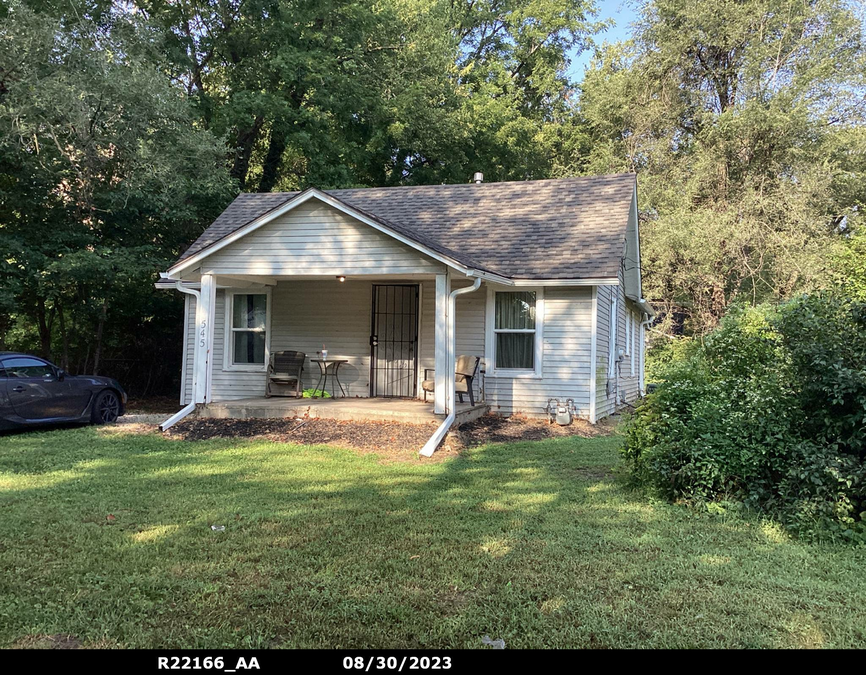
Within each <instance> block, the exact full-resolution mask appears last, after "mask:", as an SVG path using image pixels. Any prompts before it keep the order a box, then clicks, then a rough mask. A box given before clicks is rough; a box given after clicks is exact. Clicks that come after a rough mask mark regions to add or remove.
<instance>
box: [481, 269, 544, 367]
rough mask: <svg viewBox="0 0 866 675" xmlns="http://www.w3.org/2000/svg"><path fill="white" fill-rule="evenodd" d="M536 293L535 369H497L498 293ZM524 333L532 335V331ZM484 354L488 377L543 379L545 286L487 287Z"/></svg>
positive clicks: (490, 285)
mask: <svg viewBox="0 0 866 675" xmlns="http://www.w3.org/2000/svg"><path fill="white" fill-rule="evenodd" d="M529 291H535V354H534V357H533V361H534V365H535V368H533V369H529V368H499V369H497V368H496V333H495V331H494V329H493V326H494V325H495V322H496V293H497V292H499V293H524V292H529ZM523 332H527V333H531V332H532V331H531V330H526V331H523ZM484 337H485V339H484V353H485V355H486V361H487V368H486V371H487V372H486V376H487V377H501V378H509V379H526V378H528V379H535V380H538V379H541V378H542V373H543V363H542V357H543V355H544V286H521V287H520V288H512V287H510V286H496V285H493V284H488V286H487V313H486V320H485V322H484Z"/></svg>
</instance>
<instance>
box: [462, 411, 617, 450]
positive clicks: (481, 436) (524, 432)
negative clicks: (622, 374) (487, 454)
mask: <svg viewBox="0 0 866 675" xmlns="http://www.w3.org/2000/svg"><path fill="white" fill-rule="evenodd" d="M615 425H616V420H612V421H611V420H602V421H601V422H599V423H598V424H595V425H592V424H590V423H589V422H587V421H585V420H574V422H572V423H571V424H570V425H568V426H565V427H561V426H559V425H558V424H550V423H548V421H547V420H545V419H536V418H530V417H523V416H522V415H512V416H511V417H499V416H497V415H485V416H484V417H481V418H479V419H477V420H475V421H474V422H469V423H468V424H464V425H463V426H461V427H460V428H459V429H458V430H457V434H459V436H460V440H461V441H462V443H463V445H464V446H465V447H472V446H476V445H484V444H485V443H514V442H515V441H543V440H545V439H548V438H562V437H563V436H580V437H581V438H592V437H593V436H607V435H609V434H610V433H611V432H612V431H613V428H614V426H615Z"/></svg>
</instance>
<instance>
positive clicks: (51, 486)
mask: <svg viewBox="0 0 866 675" xmlns="http://www.w3.org/2000/svg"><path fill="white" fill-rule="evenodd" d="M617 444H618V440H617V439H616V438H611V437H607V438H605V437H602V438H593V439H580V438H562V439H554V440H549V441H541V442H534V443H513V444H504V445H491V446H485V447H481V448H475V449H473V450H471V451H469V452H468V453H467V454H465V455H463V456H460V457H457V458H455V459H453V460H449V461H447V462H442V463H436V464H433V463H424V462H422V461H418V462H405V463H394V462H391V463H387V464H384V463H380V462H378V461H377V459H376V458H375V456H371V455H359V454H357V453H354V452H352V451H347V450H341V449H336V448H329V447H303V446H293V445H281V444H275V443H269V442H262V441H244V442H238V441H233V440H217V441H207V442H199V443H188V442H179V441H172V440H167V439H165V438H162V437H160V436H157V435H155V434H142V435H124V434H105V433H102V432H99V431H98V430H94V429H82V430H77V431H64V432H53V433H42V434H31V435H26V436H25V435H19V436H16V437H14V438H6V439H0V542H3V543H2V544H0V564H2V569H3V572H4V575H3V581H2V582H0V584H2V586H0V616H4V617H7V620H5V621H4V622H3V623H2V624H0V640H2V642H3V643H5V644H9V643H11V642H13V641H15V640H19V639H22V637H26V636H28V635H29V636H32V635H53V634H69V635H74V636H77V639H80V640H82V641H84V643H85V644H106V643H107V644H118V645H122V646H136V647H153V646H160V647H216V646H220V647H245V646H293V647H304V646H308V647H309V646H318V647H322V646H331V647H337V646H340V647H395V648H396V647H446V646H450V647H480V646H481V643H480V638H481V636H482V635H484V634H489V635H491V636H492V637H503V638H504V639H505V640H506V643H507V644H508V645H509V646H549V647H564V646H572V647H578V646H639V645H641V644H648V645H656V646H662V645H664V646H697V645H700V646H753V645H765V646H772V645H775V644H780V643H781V644H787V642H785V641H784V640H780V637H779V635H780V634H784V635H788V634H789V633H790V631H788V632H787V633H785V632H784V631H782V629H781V628H779V625H780V622H781V621H782V619H783V618H784V617H789V616H790V615H791V614H792V612H793V609H792V608H790V607H788V603H789V602H790V601H791V600H792V599H793V598H794V597H795V596H797V597H800V598H802V594H800V595H798V594H799V593H800V592H801V590H802V588H801V586H800V585H798V583H794V584H793V587H789V588H788V591H787V592H788V595H790V596H791V599H790V600H789V598H788V597H787V596H785V594H784V593H783V594H782V595H781V596H780V595H779V594H776V595H775V596H774V595H771V594H770V593H769V592H767V591H768V589H777V587H778V586H780V585H781V586H784V584H785V583H787V581H788V580H787V578H780V579H776V578H773V579H771V580H768V581H767V583H765V586H766V589H764V588H758V589H756V588H755V587H754V586H749V585H748V584H744V583H742V578H743V576H744V575H748V574H749V573H750V572H749V570H750V569H753V568H752V567H750V566H752V565H754V564H755V563H756V562H757V560H758V558H757V557H756V556H760V555H764V556H765V557H766V556H770V557H772V556H775V555H777V553H776V549H778V548H779V547H782V546H783V543H781V542H780V543H776V544H773V545H770V544H769V543H768V544H766V545H765V546H764V548H763V550H759V546H760V537H759V533H758V532H757V528H753V527H751V525H750V524H749V523H742V522H729V521H724V520H721V519H718V518H716V519H715V520H713V519H711V518H709V517H703V518H701V517H697V516H694V515H693V514H688V513H686V512H684V511H683V510H682V509H680V510H677V509H674V508H672V507H665V506H660V505H652V504H650V503H648V502H646V501H645V500H642V499H640V498H637V497H636V496H635V495H634V494H632V493H630V492H628V491H626V490H624V489H623V487H622V486H621V485H619V484H618V483H617V482H616V481H615V479H614V478H613V476H612V474H611V473H610V467H611V465H612V464H613V463H614V461H615V459H616V447H617ZM212 525H216V526H220V527H223V526H224V528H225V530H224V531H214V530H213V529H212V528H211V526H212ZM765 541H766V540H765ZM744 546H748V547H751V548H750V549H749V550H748V556H747V559H746V560H745V562H744V559H743V557H742V552H741V551H740V548H742V547H744ZM738 547H740V548H738ZM786 555H788V554H786ZM790 555H792V556H793V559H794V563H796V560H798V559H799V558H801V557H802V555H803V554H802V551H800V550H799V549H798V550H796V551H794V553H792V554H790ZM783 557H784V556H783ZM777 562H778V561H777ZM785 562H786V564H789V563H790V564H793V563H791V561H789V560H788V559H787V558H785ZM846 565H847V561H846ZM843 568H844V569H840V570H839V575H840V579H846V578H847V576H846V575H850V574H858V573H859V574H860V575H861V576H860V577H859V578H860V579H862V573H861V572H857V571H856V570H855V569H848V568H847V567H845V566H843ZM837 582H838V583H843V581H840V580H837ZM737 584H739V585H737ZM834 588H835V587H834ZM732 589H734V590H733V591H732ZM828 592H829V590H828ZM749 599H752V600H756V601H757V602H759V609H758V610H756V611H753V612H751V613H749V612H746V613H743V612H742V604H741V603H742V602H743V601H744V600H746V601H748V600H749ZM695 601H699V602H700V603H702V607H703V608H704V609H703V613H704V618H703V619H693V620H692V622H691V623H690V622H689V621H686V622H685V623H683V619H684V617H692V618H693V617H694V616H698V615H700V614H701V611H699V608H695V605H694V603H695ZM738 603H740V604H738ZM861 606H862V605H861ZM708 607H709V608H710V609H707V608H708ZM713 608H714V609H713ZM836 609H838V608H835V607H834V608H833V611H836ZM711 611H715V612H716V615H715V616H714V618H713V619H707V618H706V615H707V612H711ZM798 611H802V607H799V608H798ZM732 615H733V616H739V619H738V620H737V621H734V622H733V623H732V622H731V620H730V617H731V616H732ZM813 624H814V625H812V624H810V625H811V628H810V635H811V636H812V638H814V636H815V634H816V633H815V626H816V625H817V627H818V629H819V630H821V631H826V628H824V627H823V626H824V625H825V624H824V623H822V622H821V620H815V621H813ZM708 626H711V628H710V629H709V631H707V630H705V629H707V627H708ZM768 626H769V628H768ZM851 630H853V629H851ZM779 631H782V633H779ZM849 632H850V631H849ZM843 633H844V631H843ZM844 634H845V635H846V636H847V638H848V639H850V637H851V636H850V635H849V634H848V633H844ZM826 639H829V638H827V637H826V635H825V640H826Z"/></svg>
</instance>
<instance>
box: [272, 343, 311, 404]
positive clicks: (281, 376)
mask: <svg viewBox="0 0 866 675" xmlns="http://www.w3.org/2000/svg"><path fill="white" fill-rule="evenodd" d="M306 358H307V355H306V354H305V353H304V352H289V351H287V352H274V353H273V354H271V360H270V363H268V375H267V384H266V385H265V396H266V397H267V398H270V397H271V396H272V395H273V394H272V393H271V385H274V384H277V385H280V386H290V385H292V384H294V385H295V394H294V396H295V398H301V395H302V394H301V373H303V372H304V360H305V359H306Z"/></svg>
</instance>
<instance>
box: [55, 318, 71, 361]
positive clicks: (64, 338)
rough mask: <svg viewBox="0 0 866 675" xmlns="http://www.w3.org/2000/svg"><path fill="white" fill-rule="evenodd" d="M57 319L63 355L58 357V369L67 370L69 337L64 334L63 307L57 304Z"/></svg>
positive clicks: (64, 319)
mask: <svg viewBox="0 0 866 675" xmlns="http://www.w3.org/2000/svg"><path fill="white" fill-rule="evenodd" d="M57 317H58V319H59V320H60V339H61V341H62V344H63V353H62V354H61V355H60V367H61V368H63V370H69V335H68V334H67V332H66V317H65V316H64V315H63V306H62V305H60V304H59V303H58V305H57Z"/></svg>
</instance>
